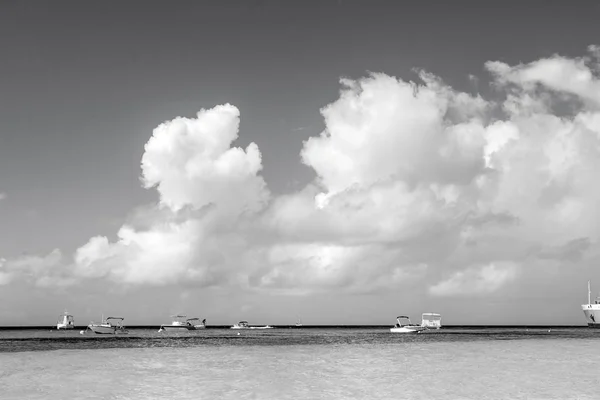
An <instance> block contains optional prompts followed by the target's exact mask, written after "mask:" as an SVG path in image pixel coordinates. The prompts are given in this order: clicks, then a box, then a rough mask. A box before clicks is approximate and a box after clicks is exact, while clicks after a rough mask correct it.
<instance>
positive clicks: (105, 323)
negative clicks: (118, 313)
mask: <svg viewBox="0 0 600 400" xmlns="http://www.w3.org/2000/svg"><path fill="white" fill-rule="evenodd" d="M124 319H125V318H123V317H108V318H106V319H104V316H103V317H102V322H101V323H99V324H95V323H94V322H92V323H90V324H89V325H88V327H87V329H89V330H91V331H92V332H94V333H97V334H99V335H116V334H118V333H129V331H128V330H127V329H125V326H123V320H124Z"/></svg>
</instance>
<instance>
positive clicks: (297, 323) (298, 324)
mask: <svg viewBox="0 0 600 400" xmlns="http://www.w3.org/2000/svg"><path fill="white" fill-rule="evenodd" d="M300 327H302V320H301V319H300V317H298V322H296V328H300Z"/></svg>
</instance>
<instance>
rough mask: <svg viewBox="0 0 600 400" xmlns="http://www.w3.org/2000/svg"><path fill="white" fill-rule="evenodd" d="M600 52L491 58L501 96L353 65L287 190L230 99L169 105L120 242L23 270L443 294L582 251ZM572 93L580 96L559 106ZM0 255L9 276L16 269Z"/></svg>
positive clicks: (593, 240)
mask: <svg viewBox="0 0 600 400" xmlns="http://www.w3.org/2000/svg"><path fill="white" fill-rule="evenodd" d="M592 64H593V62H592V60H591V59H590V58H578V59H569V58H565V57H560V56H555V57H551V58H548V59H542V60H537V61H534V62H532V63H529V64H525V65H518V66H510V65H507V64H502V63H498V62H491V63H488V64H487V67H488V69H489V70H490V71H492V72H493V74H494V79H495V81H494V84H496V85H497V86H498V88H499V89H500V90H503V92H502V93H504V95H505V98H504V99H502V101H501V102H500V103H497V102H496V101H491V100H485V99H482V98H481V97H480V96H477V95H470V94H467V93H464V92H459V91H456V90H454V89H452V88H450V87H448V86H446V85H445V84H444V83H443V82H442V80H441V79H440V78H437V77H435V76H433V75H431V74H427V73H424V72H421V73H420V74H419V77H420V82H419V83H416V82H406V81H403V80H401V79H397V78H394V77H391V76H388V75H385V74H371V75H369V76H366V77H364V78H361V79H357V80H347V79H345V80H342V82H341V83H342V89H341V92H340V96H339V99H337V100H336V101H334V102H332V103H331V104H329V105H327V106H325V107H324V108H323V109H322V110H321V113H322V115H323V118H324V122H325V130H324V131H323V132H322V133H321V134H320V135H319V136H316V137H312V138H310V139H308V140H307V141H305V143H304V146H303V148H302V151H301V154H300V157H301V161H302V162H303V163H304V164H306V165H307V166H309V167H310V168H312V169H313V170H314V172H315V174H316V179H315V181H314V182H311V183H310V184H309V185H307V186H306V187H305V188H303V189H302V190H299V191H297V192H293V193H288V194H285V195H280V196H277V197H271V195H270V193H269V191H268V189H267V187H266V184H265V182H264V180H263V178H262V177H261V176H260V171H261V169H262V164H261V155H260V152H259V150H258V147H257V146H256V145H255V144H253V143H252V144H250V145H249V146H248V147H247V148H246V149H245V150H244V149H241V148H235V147H234V148H232V147H231V146H232V143H233V142H234V140H235V139H236V138H237V135H238V128H239V111H238V109H237V108H235V107H234V106H232V105H228V104H227V105H222V106H217V107H215V108H213V109H210V110H202V111H200V113H198V116H197V118H193V119H188V118H176V119H174V120H172V121H168V122H165V123H164V124H161V125H160V126H159V127H157V128H156V129H155V130H154V132H153V135H152V137H151V138H150V140H149V141H148V143H147V144H146V146H145V152H144V155H143V157H142V183H143V185H144V187H146V188H156V189H157V191H158V193H159V195H160V201H159V204H158V205H157V206H156V207H149V208H147V209H145V210H143V212H142V211H139V212H137V213H136V214H135V216H134V218H132V219H131V220H130V221H127V223H125V224H124V225H123V226H122V227H121V229H120V230H119V231H118V233H117V239H116V240H115V241H110V240H109V239H108V238H107V237H103V236H98V237H94V238H92V239H90V240H89V241H88V242H87V243H86V244H84V245H83V246H82V247H80V248H79V249H78V250H77V251H76V253H75V255H74V261H73V263H72V264H70V263H64V261H60V262H62V263H64V265H63V268H55V267H53V266H50V265H48V266H45V267H41V265H44V264H43V263H40V262H38V261H36V260H34V259H29V260H28V261H27V263H26V264H27V265H25V264H19V265H21V267H20V269H22V270H23V271H30V272H31V273H33V274H36V275H37V276H40V277H45V278H44V279H45V280H46V281H48V282H49V279H50V277H52V276H55V275H56V276H57V278H56V279H57V281H56V282H57V283H61V284H66V283H68V280H66V278H67V277H70V278H72V277H77V278H78V279H102V278H108V279H112V280H114V281H117V282H122V283H125V284H130V285H134V284H149V285H161V284H169V283H184V284H189V285H197V286H210V285H234V286H236V287H238V288H239V287H242V288H245V289H247V290H269V291H280V290H281V291H284V292H287V293H308V292H311V291H330V290H344V291H350V292H365V293H372V292H377V291H381V290H388V289H397V288H399V287H404V288H407V289H413V290H417V289H415V288H417V287H418V288H419V290H420V291H421V292H425V291H426V288H425V286H426V285H428V284H429V283H430V284H431V288H430V293H431V294H435V295H437V296H444V295H455V294H459V293H461V294H468V295H472V296H475V295H481V294H484V293H489V292H492V291H500V290H503V285H505V284H507V283H509V282H512V281H515V280H517V278H518V277H519V276H521V272H522V271H523V270H526V269H527V268H528V265H530V264H529V261H531V263H533V264H535V263H536V262H539V261H540V260H549V259H552V260H559V261H561V262H562V261H564V260H568V261H569V262H571V263H574V262H579V261H578V260H583V259H585V257H586V254H587V252H588V251H591V250H593V249H594V248H596V247H597V243H598V239H599V236H600V226H599V225H598V224H597V221H598V219H599V217H600V213H599V211H598V207H597V204H599V202H600V188H599V187H598V185H597V182H596V180H597V179H596V177H597V175H598V172H600V113H599V111H598V107H597V106H598V102H597V100H599V99H600V98H598V97H597V93H600V92H599V91H598V90H597V88H596V86H597V85H598V80H597V78H596V75H595V74H596V72H595V71H596V70H595V69H594V68H595V67H594V66H593V65H592ZM565 93H567V94H568V95H569V96H571V97H567V99H566V100H567V102H568V103H569V107H567V108H566V109H565V110H566V111H565V110H562V111H561V112H557V111H556V104H557V103H556V101H559V100H560V101H565V98H564V96H563V95H564V94H565ZM556 99H558V100H556ZM498 104H500V105H501V106H502V107H498ZM492 111H493V112H492ZM492 115H493V118H492ZM499 260H501V261H499ZM7 262H8V261H7ZM7 262H5V263H4V266H3V267H2V270H1V271H0V272H1V273H4V274H9V275H5V276H4V275H0V280H2V279H3V280H4V281H8V279H14V278H15V276H16V274H17V272H16V271H18V270H19V268H16V267H15V265H16V264H14V263H13V264H11V265H12V266H11V267H10V268H8V269H7V268H6V265H8V264H7ZM57 262H58V261H57ZM36 265H37V266H36ZM52 265H53V264H52ZM45 271H59V272H60V271H62V272H60V274H59V273H58V272H56V274H55V275H53V274H52V273H50V272H45ZM64 271H71V275H69V274H66V273H65V272H64ZM61 274H62V275H61ZM65 274H66V275H65ZM2 276H4V278H2ZM61 279H62V280H61ZM38 282H40V283H39V284H42V283H43V282H44V280H43V279H42V280H39V279H38ZM417 283H418V284H419V285H420V286H417Z"/></svg>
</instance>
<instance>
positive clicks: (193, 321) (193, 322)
mask: <svg viewBox="0 0 600 400" xmlns="http://www.w3.org/2000/svg"><path fill="white" fill-rule="evenodd" d="M198 321H200V318H188V319H186V322H187V323H188V324H189V327H188V329H190V330H193V329H204V328H206V318H204V319H203V320H202V322H198Z"/></svg>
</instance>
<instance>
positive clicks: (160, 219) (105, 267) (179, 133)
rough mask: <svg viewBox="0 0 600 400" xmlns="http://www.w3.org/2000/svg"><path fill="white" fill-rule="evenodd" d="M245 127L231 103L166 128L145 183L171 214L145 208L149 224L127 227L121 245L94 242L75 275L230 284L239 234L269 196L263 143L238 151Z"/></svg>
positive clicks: (150, 147) (149, 157)
mask: <svg viewBox="0 0 600 400" xmlns="http://www.w3.org/2000/svg"><path fill="white" fill-rule="evenodd" d="M238 129H239V110H238V109H237V108H236V107H234V106H232V105H230V104H226V105H222V106H216V107H214V108H212V109H210V110H201V111H200V112H199V113H198V115H197V118H193V119H189V118H176V119H174V120H172V121H167V122H165V123H163V124H161V125H159V126H158V127H157V128H156V129H155V130H154V132H153V135H152V137H151V138H150V140H149V141H148V142H147V143H146V146H145V152H144V154H143V156H142V162H141V166H142V183H143V185H144V187H146V188H153V187H156V189H157V190H158V192H159V194H160V206H161V207H162V208H163V209H165V208H166V210H156V209H151V210H146V211H147V212H146V213H145V216H146V217H147V218H149V219H150V221H149V222H148V223H147V224H145V226H143V227H141V228H139V229H136V228H135V227H134V226H132V225H128V224H126V225H124V226H123V227H122V228H121V229H120V230H119V232H118V233H117V237H118V239H117V241H116V242H113V243H111V242H110V241H109V240H108V238H106V237H103V236H98V237H94V238H92V239H90V240H89V242H88V243H86V244H85V245H83V246H82V247H80V248H79V249H78V250H77V251H76V253H75V272H76V274H77V275H78V276H80V277H86V278H98V277H109V278H112V279H113V280H116V281H119V282H123V283H126V284H169V283H177V282H196V283H197V284H198V285H211V284H214V283H216V282H221V281H222V280H225V279H227V277H226V275H227V274H226V272H227V271H228V268H229V266H230V259H231V258H232V257H234V258H235V256H237V255H238V253H239V250H238V249H236V246H238V242H239V241H243V238H242V237H241V236H240V234H239V233H237V230H239V229H241V225H242V224H243V221H244V220H246V219H248V218H252V217H253V216H254V215H255V214H256V213H257V212H258V211H260V210H261V209H262V208H263V207H264V206H265V205H266V202H267V201H268V199H269V192H268V190H267V188H266V184H265V182H264V180H263V178H262V177H261V176H260V175H258V173H259V171H260V170H261V169H262V165H261V155H260V151H259V150H258V147H257V146H256V144H254V143H251V144H250V145H248V147H247V148H246V149H245V150H244V149H241V148H238V147H231V143H232V142H233V141H234V140H235V139H236V138H237V135H238ZM148 211H149V212H148ZM229 251H232V253H230V254H228V252H229ZM231 263H232V262H231Z"/></svg>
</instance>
